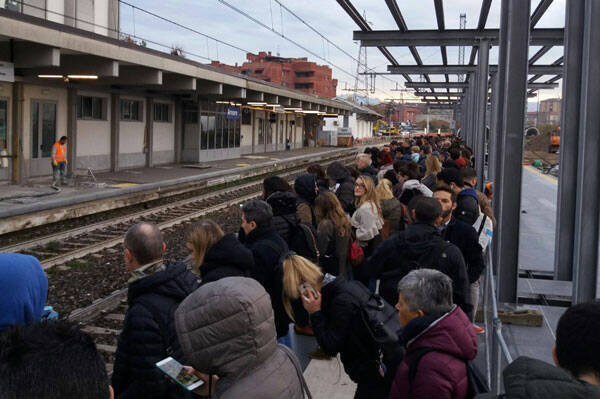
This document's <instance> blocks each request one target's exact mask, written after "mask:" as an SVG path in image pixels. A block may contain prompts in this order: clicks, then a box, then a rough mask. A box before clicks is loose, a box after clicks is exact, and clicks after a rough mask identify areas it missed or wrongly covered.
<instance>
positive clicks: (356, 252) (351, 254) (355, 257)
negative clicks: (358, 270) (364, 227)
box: [348, 232, 365, 267]
mask: <svg viewBox="0 0 600 399" xmlns="http://www.w3.org/2000/svg"><path fill="white" fill-rule="evenodd" d="M364 260H365V251H364V250H363V249H362V247H361V246H360V244H359V243H358V242H356V236H355V234H354V232H352V234H351V235H350V245H348V263H349V264H350V265H351V266H353V267H357V266H360V265H361V264H362V263H363V262H364Z"/></svg>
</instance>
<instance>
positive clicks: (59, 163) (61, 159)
mask: <svg viewBox="0 0 600 399" xmlns="http://www.w3.org/2000/svg"><path fill="white" fill-rule="evenodd" d="M50 159H51V160H52V187H56V181H57V180H58V175H59V174H60V185H61V186H62V185H64V184H65V175H66V173H67V136H62V137H61V138H60V140H58V141H57V142H56V143H54V145H53V146H52V155H51V156H50Z"/></svg>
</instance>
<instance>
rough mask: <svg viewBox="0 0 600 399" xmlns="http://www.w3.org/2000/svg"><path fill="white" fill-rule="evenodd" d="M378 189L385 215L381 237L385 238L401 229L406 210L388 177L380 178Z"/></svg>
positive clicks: (382, 211) (382, 210)
mask: <svg viewBox="0 0 600 399" xmlns="http://www.w3.org/2000/svg"><path fill="white" fill-rule="evenodd" d="M376 191H377V197H378V198H379V204H380V206H381V213H382V216H383V228H382V230H381V238H382V239H383V240H385V239H387V238H388V237H390V236H392V235H394V234H396V233H397V232H398V231H400V225H401V224H402V223H401V221H402V218H403V217H404V214H405V212H404V211H403V208H402V204H401V203H400V201H398V199H397V198H396V197H394V193H393V192H392V182H391V181H389V180H388V179H381V180H379V184H378V185H377V188H376ZM402 226H404V225H402Z"/></svg>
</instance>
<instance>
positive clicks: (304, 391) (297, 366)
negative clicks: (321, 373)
mask: <svg viewBox="0 0 600 399" xmlns="http://www.w3.org/2000/svg"><path fill="white" fill-rule="evenodd" d="M277 346H278V347H279V349H281V350H282V351H283V352H285V354H286V355H287V357H288V358H289V359H290V361H291V362H292V364H293V365H294V368H295V369H296V374H298V379H299V380H300V386H301V387H302V397H304V395H306V397H307V398H308V399H312V394H311V393H310V390H309V389H308V384H307V383H306V380H305V379H304V374H302V367H301V366H300V363H299V362H298V358H297V357H296V355H295V354H294V352H292V350H291V349H290V348H288V347H287V346H285V345H281V344H277Z"/></svg>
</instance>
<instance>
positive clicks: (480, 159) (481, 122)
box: [473, 40, 490, 191]
mask: <svg viewBox="0 0 600 399" xmlns="http://www.w3.org/2000/svg"><path fill="white" fill-rule="evenodd" d="M489 54H490V43H489V42H488V41H487V40H482V41H481V43H480V44H479V50H478V51H477V57H478V58H477V67H478V71H477V86H476V87H477V97H476V98H477V103H476V107H475V108H476V109H475V117H476V119H475V121H476V124H475V130H474V133H475V140H474V143H475V146H474V147H473V151H474V155H475V170H476V171H477V188H478V189H479V191H483V183H484V182H483V180H484V176H483V173H484V169H485V140H486V134H485V133H486V129H485V128H486V123H485V114H486V110H487V103H488V76H489V71H488V66H489Z"/></svg>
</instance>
